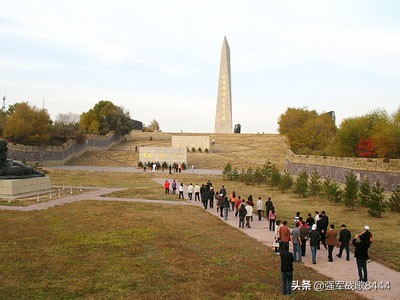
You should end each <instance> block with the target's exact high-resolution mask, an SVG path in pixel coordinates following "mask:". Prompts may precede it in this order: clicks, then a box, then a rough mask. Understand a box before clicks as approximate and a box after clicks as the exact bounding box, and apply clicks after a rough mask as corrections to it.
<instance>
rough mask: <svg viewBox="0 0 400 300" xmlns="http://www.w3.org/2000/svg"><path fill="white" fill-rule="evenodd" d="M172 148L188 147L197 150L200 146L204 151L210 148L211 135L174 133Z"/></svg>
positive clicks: (190, 149)
mask: <svg viewBox="0 0 400 300" xmlns="http://www.w3.org/2000/svg"><path fill="white" fill-rule="evenodd" d="M172 148H185V149H186V148H188V149H189V151H192V148H195V149H196V151H197V150H198V149H199V148H200V149H201V150H202V151H204V150H205V149H207V150H210V137H209V136H195V135H173V136H172Z"/></svg>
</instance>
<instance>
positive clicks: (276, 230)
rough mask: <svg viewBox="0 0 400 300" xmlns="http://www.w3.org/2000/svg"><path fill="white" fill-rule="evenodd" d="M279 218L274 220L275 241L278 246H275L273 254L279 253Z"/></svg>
mask: <svg viewBox="0 0 400 300" xmlns="http://www.w3.org/2000/svg"><path fill="white" fill-rule="evenodd" d="M281 226H282V225H281V220H276V227H275V242H276V243H278V244H279V247H275V251H274V254H277V255H279V250H280V248H281V247H280V245H281V237H280V235H279V228H280V227H281Z"/></svg>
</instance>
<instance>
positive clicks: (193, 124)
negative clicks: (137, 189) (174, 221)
mask: <svg viewBox="0 0 400 300" xmlns="http://www.w3.org/2000/svg"><path fill="white" fill-rule="evenodd" d="M224 36H226V37H227V40H228V42H229V45H230V49H231V68H232V69H231V72H232V106H233V122H234V124H236V123H240V124H241V125H242V132H244V133H254V132H266V133H275V132H277V127H278V125H277V120H278V118H279V116H280V114H282V113H284V112H285V111H286V109H287V108H288V107H297V108H300V107H306V108H308V109H315V110H317V112H319V113H322V112H327V111H331V110H334V111H335V112H336V116H337V125H340V122H341V120H343V119H344V118H348V117H354V116H360V115H363V114H366V113H369V112H371V111H372V110H375V109H378V108H383V109H386V110H387V111H388V112H389V113H393V112H395V111H396V110H397V108H398V107H399V106H400V2H399V1H395V0H393V1H386V0H379V1H378V0H376V1H368V0H360V1H351V0H344V1H340V0H334V1H326V0H324V1H321V0H317V1H304V0H303V1H282V0H279V1H278V0H276V1H267V0H260V1H258V0H257V1H251V0H248V1H232V0H231V1H225V0H223V1H220V0H218V1H217V0H213V1H208V0H202V1H190V0H159V1H152V0H146V1H143V0H142V1H133V0H131V1H128V0H125V1H123V0H113V1H111V0H110V1H100V0H97V1H94V0H93V1H89V0H80V1H75V0H68V1H60V0H57V1H34V0H32V1H19V0H13V1H6V0H0V93H1V96H3V95H6V97H7V101H6V107H8V105H10V104H13V103H15V102H21V101H28V102H29V103H30V104H31V105H35V106H37V107H39V108H41V107H42V106H43V102H44V106H45V108H46V109H47V110H48V111H49V113H50V115H51V117H52V119H55V118H56V116H57V114H58V113H68V112H72V113H76V114H81V113H82V112H85V111H87V110H89V109H90V108H92V107H93V106H94V104H96V103H97V102H98V101H100V100H110V101H112V102H113V103H114V104H116V105H118V106H122V107H124V108H125V109H126V110H128V111H129V112H130V114H131V117H132V118H134V119H137V120H140V121H142V122H144V123H146V124H149V123H150V122H151V120H152V119H156V120H157V121H158V122H159V124H160V126H161V129H162V130H163V131H169V132H177V131H181V130H183V131H184V132H213V130H214V118H215V110H216V98H217V85H218V73H219V63H220V53H221V46H222V42H223V38H224ZM43 99H44V101H43Z"/></svg>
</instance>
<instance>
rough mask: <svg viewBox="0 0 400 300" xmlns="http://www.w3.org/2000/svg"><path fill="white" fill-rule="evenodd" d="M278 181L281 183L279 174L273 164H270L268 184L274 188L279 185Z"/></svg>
mask: <svg viewBox="0 0 400 300" xmlns="http://www.w3.org/2000/svg"><path fill="white" fill-rule="evenodd" d="M280 181H281V173H280V172H279V170H278V168H277V167H276V166H275V164H272V168H271V180H270V184H271V186H272V187H275V186H278V185H279V182H280Z"/></svg>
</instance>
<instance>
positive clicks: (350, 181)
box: [343, 172, 358, 207]
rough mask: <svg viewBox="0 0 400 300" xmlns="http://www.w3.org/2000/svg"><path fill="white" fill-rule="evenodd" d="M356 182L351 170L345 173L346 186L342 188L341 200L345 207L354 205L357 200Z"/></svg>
mask: <svg viewBox="0 0 400 300" xmlns="http://www.w3.org/2000/svg"><path fill="white" fill-rule="evenodd" d="M357 194H358V182H357V177H356V175H354V173H353V172H350V173H348V174H347V175H346V187H345V188H344V194H343V202H344V205H346V206H347V207H354V203H355V201H356V200H357Z"/></svg>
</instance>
